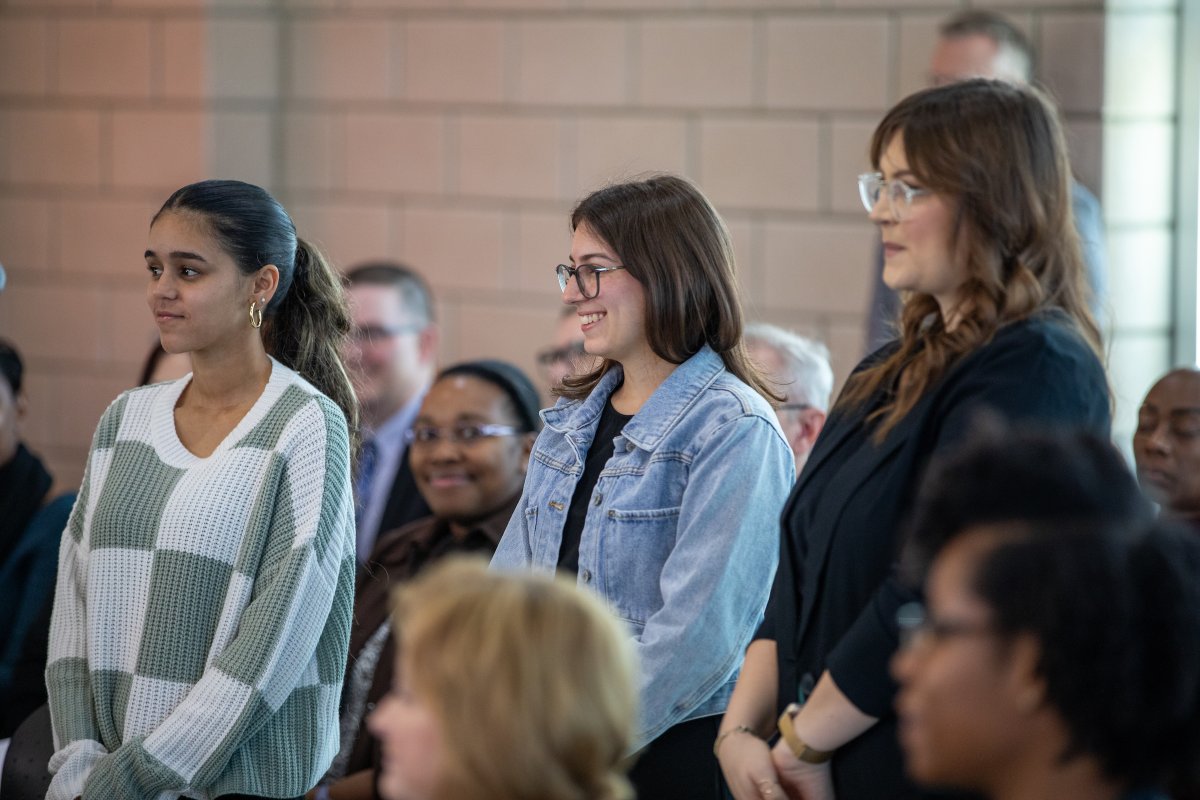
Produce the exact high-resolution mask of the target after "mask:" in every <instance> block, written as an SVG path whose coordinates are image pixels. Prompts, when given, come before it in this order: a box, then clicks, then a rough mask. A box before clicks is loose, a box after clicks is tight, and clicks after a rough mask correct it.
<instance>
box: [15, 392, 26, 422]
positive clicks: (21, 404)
mask: <svg viewBox="0 0 1200 800" xmlns="http://www.w3.org/2000/svg"><path fill="white" fill-rule="evenodd" d="M13 406H14V407H15V408H16V410H17V421H18V422H20V421H21V420H22V419H23V418H24V417H25V412H26V411H28V410H29V400H28V398H26V397H25V390H24V389H22V390H21V391H20V392H17V396H16V397H14V398H13Z"/></svg>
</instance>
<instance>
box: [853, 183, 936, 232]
mask: <svg viewBox="0 0 1200 800" xmlns="http://www.w3.org/2000/svg"><path fill="white" fill-rule="evenodd" d="M885 192H886V193H887V199H888V208H890V209H891V212H892V217H893V218H894V219H897V220H902V219H906V218H907V217H908V212H909V211H911V210H912V201H913V198H914V197H923V196H925V195H927V194H933V192H931V191H929V190H928V189H917V188H916V187H913V186H909V185H908V184H907V183H905V182H904V181H902V180H900V179H899V178H893V179H892V180H890V181H889V180H888V179H886V178H884V177H883V173H882V172H864V173H863V174H862V175H859V176H858V197H859V199H860V200H862V204H863V207H864V208H865V209H867V211H868V212H871V211H874V210H875V205H876V204H877V203H878V202H879V196H880V195H881V194H884V193H885Z"/></svg>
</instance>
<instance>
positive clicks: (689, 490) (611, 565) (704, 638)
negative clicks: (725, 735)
mask: <svg viewBox="0 0 1200 800" xmlns="http://www.w3.org/2000/svg"><path fill="white" fill-rule="evenodd" d="M621 380H622V373H621V370H620V368H619V367H615V366H614V368H613V369H612V370H611V371H609V372H608V374H606V375H605V376H604V377H603V378H602V379H601V380H600V382H599V384H597V386H596V388H595V389H594V390H593V391H592V393H591V394H590V395H588V397H587V398H586V399H584V400H559V402H558V405H556V406H555V407H554V408H551V409H547V410H545V411H543V412H542V419H543V421H544V422H545V423H546V425H545V428H543V429H542V432H541V434H540V435H539V436H538V438H537V442H536V443H535V444H534V447H533V453H532V455H531V456H530V458H529V472H528V474H527V475H526V478H525V490H524V493H523V494H522V496H521V500H520V502H519V503H518V504H517V509H516V512H515V513H514V514H513V518H512V520H510V521H509V524H508V528H507V529H506V530H505V532H504V538H503V539H502V540H501V541H500V546H499V548H498V549H497V550H496V555H495V557H494V558H493V559H492V566H493V567H494V568H500V569H515V568H521V567H532V568H534V569H541V570H546V571H550V570H553V569H554V568H555V566H556V564H557V562H558V552H559V548H560V545H561V544H562V532H563V525H564V523H565V522H566V518H567V509H568V508H569V506H570V504H571V496H572V494H573V493H574V491H575V484H576V483H577V482H578V480H579V477H580V476H581V475H582V474H583V460H584V458H585V457H586V455H587V451H588V447H589V445H590V444H591V441H592V437H593V436H595V433H596V427H597V424H598V422H599V419H600V413H601V412H602V411H603V409H604V405H605V402H606V401H607V400H608V397H609V395H611V394H612V393H613V392H614V391H615V390H616V389H617V387H618V386H619V385H620V383H621ZM613 442H614V448H613V456H612V458H611V459H609V461H608V463H607V464H606V465H605V467H604V469H603V470H602V471H601V473H600V477H599V479H598V480H597V482H596V487H595V489H594V490H593V493H592V498H591V506H590V507H589V508H588V514H587V520H586V522H585V523H584V528H583V537H582V539H581V541H580V543H579V573H578V581H579V583H580V585H587V586H591V587H592V588H593V589H594V590H595V591H597V592H599V593H600V594H601V595H603V596H604V597H605V598H606V599H607V600H608V602H609V604H610V605H611V607H612V608H613V609H614V610H615V611H616V613H617V614H618V615H619V616H620V617H621V618H622V619H624V620H625V621H626V623H627V624H628V625H629V627H630V629H631V631H632V633H633V636H634V644H635V649H636V651H637V653H638V656H639V661H640V668H641V687H640V689H641V691H640V699H641V719H642V721H641V725H640V728H639V732H638V736H637V739H636V741H635V749H640V748H641V747H643V746H645V745H646V744H648V743H649V742H651V741H653V740H654V739H656V738H657V737H658V736H660V735H661V734H662V733H663V732H664V731H666V730H667V729H668V728H670V727H671V726H673V725H676V724H678V723H680V722H684V721H686V720H689V719H695V718H697V717H705V716H711V715H713V714H719V713H721V712H722V711H724V710H725V706H726V704H727V703H728V701H729V695H730V694H731V693H732V691H733V685H734V683H735V682H736V680H737V675H738V670H739V669H740V668H741V664H742V658H743V656H744V654H745V651H746V647H747V645H748V644H749V642H750V638H751V636H752V635H753V633H754V631H755V629H756V628H757V627H758V624H759V622H760V620H761V618H762V614H763V609H764V607H765V606H766V603H767V596H768V594H769V593H770V589H771V582H772V579H773V578H774V575H775V567H776V564H777V562H778V558H779V513H780V510H781V509H782V507H783V502H784V500H785V499H786V498H787V495H788V491H789V490H790V489H791V486H792V479H793V477H794V476H793V473H794V471H795V466H794V461H793V458H792V453H791V451H790V450H789V449H788V445H787V442H786V441H785V440H784V437H783V434H782V432H781V431H780V429H779V423H778V422H777V421H776V418H775V413H774V412H773V411H772V409H771V407H770V406H769V405H768V404H767V402H766V401H765V400H764V399H763V398H762V397H761V396H759V395H758V393H757V392H755V391H754V390H753V389H751V388H750V387H749V386H747V385H746V384H744V383H743V382H742V381H740V380H738V379H737V378H735V377H734V376H733V375H731V374H730V373H729V372H727V371H726V370H725V367H724V364H723V363H722V361H721V358H720V356H718V355H717V354H716V353H714V352H713V351H712V350H711V349H709V348H708V347H705V348H704V349H702V350H701V351H700V352H698V353H696V355H694V356H692V357H691V358H689V359H688V360H687V361H685V362H683V363H682V364H680V365H679V366H678V367H676V368H675V371H674V372H672V373H671V375H670V376H669V377H668V378H667V380H666V381H664V382H663V384H662V385H661V386H659V387H658V389H657V390H656V391H655V392H654V394H653V395H651V396H650V398H649V399H648V400H647V401H646V403H645V404H644V405H643V406H642V408H641V410H640V411H638V413H637V414H636V415H634V417H633V419H631V420H630V421H629V423H628V424H627V425H626V426H625V429H624V430H623V431H622V433H621V434H620V435H618V436H617V437H616V438H615V439H614V440H613Z"/></svg>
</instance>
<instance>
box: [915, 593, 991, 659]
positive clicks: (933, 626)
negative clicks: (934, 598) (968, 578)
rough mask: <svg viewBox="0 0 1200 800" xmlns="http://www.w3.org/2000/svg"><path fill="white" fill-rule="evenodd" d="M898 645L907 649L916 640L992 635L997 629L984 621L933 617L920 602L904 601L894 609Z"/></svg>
mask: <svg viewBox="0 0 1200 800" xmlns="http://www.w3.org/2000/svg"><path fill="white" fill-rule="evenodd" d="M896 625H897V626H898V627H899V629H900V647H901V649H905V650H907V649H908V648H911V647H914V646H915V645H916V644H917V643H918V642H921V641H926V640H927V641H930V642H934V643H938V642H944V641H946V640H947V639H953V638H956V637H961V636H993V635H995V634H996V633H998V631H997V630H996V628H995V627H994V626H993V625H990V624H988V623H986V622H967V621H965V620H949V619H934V618H933V617H931V616H930V615H929V612H928V611H927V610H926V609H925V606H924V605H923V604H921V603H917V602H912V603H905V604H904V605H902V606H900V608H898V609H896Z"/></svg>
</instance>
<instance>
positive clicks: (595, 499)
mask: <svg viewBox="0 0 1200 800" xmlns="http://www.w3.org/2000/svg"><path fill="white" fill-rule="evenodd" d="M603 499H604V495H602V494H600V493H599V492H596V495H595V496H594V497H593V498H592V505H594V506H598V505H600V501H601V500H603Z"/></svg>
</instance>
